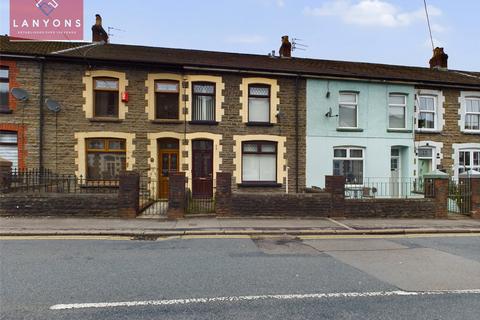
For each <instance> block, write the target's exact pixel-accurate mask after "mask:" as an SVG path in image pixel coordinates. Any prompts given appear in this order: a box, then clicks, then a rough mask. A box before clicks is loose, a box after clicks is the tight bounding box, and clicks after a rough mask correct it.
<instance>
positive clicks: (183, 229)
mask: <svg viewBox="0 0 480 320" xmlns="http://www.w3.org/2000/svg"><path fill="white" fill-rule="evenodd" d="M440 232H441V233H449V232H450V233H472V232H475V233H480V220H473V219H446V220H427V219H356V220H334V219H330V218H326V219H321V218H319V219H252V218H245V219H242V218H189V219H183V220H176V221H165V220H153V219H133V220H125V219H94V218H86V219H79V218H62V219H59V218H6V217H3V218H0V236H9V235H125V236H135V235H152V236H173V235H219V234H230V235H232V234H238V235H256V234H291V235H309V234H311V235H317V234H326V235H329V234H342V235H345V234H409V233H440Z"/></svg>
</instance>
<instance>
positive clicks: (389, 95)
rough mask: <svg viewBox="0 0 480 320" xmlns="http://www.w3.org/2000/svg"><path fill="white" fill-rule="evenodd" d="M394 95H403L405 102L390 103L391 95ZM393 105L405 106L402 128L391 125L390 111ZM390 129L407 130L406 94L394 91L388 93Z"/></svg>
mask: <svg viewBox="0 0 480 320" xmlns="http://www.w3.org/2000/svg"><path fill="white" fill-rule="evenodd" d="M393 96H395V97H402V98H403V101H404V103H403V104H396V103H390V97H393ZM392 107H394V108H398V107H401V108H403V127H401V128H392V127H390V111H391V108H392ZM388 129H389V130H405V129H407V95H406V94H403V93H394V92H392V93H389V94H388Z"/></svg>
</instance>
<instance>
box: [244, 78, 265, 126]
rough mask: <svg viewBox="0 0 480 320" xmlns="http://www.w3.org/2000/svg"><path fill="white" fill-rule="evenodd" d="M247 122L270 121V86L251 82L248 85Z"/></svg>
mask: <svg viewBox="0 0 480 320" xmlns="http://www.w3.org/2000/svg"><path fill="white" fill-rule="evenodd" d="M248 122H251V123H269V122H270V86H269V85H261V84H251V85H249V86H248Z"/></svg>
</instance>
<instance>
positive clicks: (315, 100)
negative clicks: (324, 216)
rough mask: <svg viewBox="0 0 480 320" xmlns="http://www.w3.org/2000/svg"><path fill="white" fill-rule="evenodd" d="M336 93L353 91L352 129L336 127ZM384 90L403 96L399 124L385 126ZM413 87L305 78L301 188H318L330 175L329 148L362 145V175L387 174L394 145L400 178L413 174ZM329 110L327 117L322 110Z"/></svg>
mask: <svg viewBox="0 0 480 320" xmlns="http://www.w3.org/2000/svg"><path fill="white" fill-rule="evenodd" d="M341 92H346V93H355V94H356V95H357V128H340V126H339V121H338V119H339V118H338V116H337V115H338V114H339V95H340V93H341ZM389 94H400V95H403V96H405V97H406V108H405V110H406V123H405V128H403V129H391V128H388V124H389V118H388V117H389V114H388V112H389V106H388V99H389ZM414 100H415V90H414V87H413V85H412V86H409V85H398V84H384V83H373V82H361V81H337V80H330V81H329V80H318V79H309V80H307V170H306V174H307V180H306V181H307V187H310V186H318V187H324V177H325V176H326V175H331V174H333V158H334V148H339V147H340V148H342V147H343V148H349V147H353V148H357V149H362V150H363V177H364V178H373V177H375V178H389V177H390V175H391V170H390V169H391V168H390V156H391V154H390V153H391V149H392V147H393V148H398V149H399V150H400V159H401V160H400V168H401V172H400V177H411V176H412V175H413V163H414V137H413V115H414ZM330 110H331V116H330V117H329V116H326V114H327V113H328V112H329V111H330Z"/></svg>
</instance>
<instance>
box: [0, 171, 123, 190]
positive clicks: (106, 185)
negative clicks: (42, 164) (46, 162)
mask: <svg viewBox="0 0 480 320" xmlns="http://www.w3.org/2000/svg"><path fill="white" fill-rule="evenodd" d="M118 184H119V181H118V179H94V180H93V179H86V178H85V177H83V176H82V175H80V176H75V175H67V174H57V173H54V172H52V171H51V170H47V169H30V170H14V171H12V172H11V173H10V174H9V175H7V177H6V181H5V182H4V183H3V184H2V190H0V191H1V192H3V193H13V192H19V193H28V192H46V193H117V192H118Z"/></svg>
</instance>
